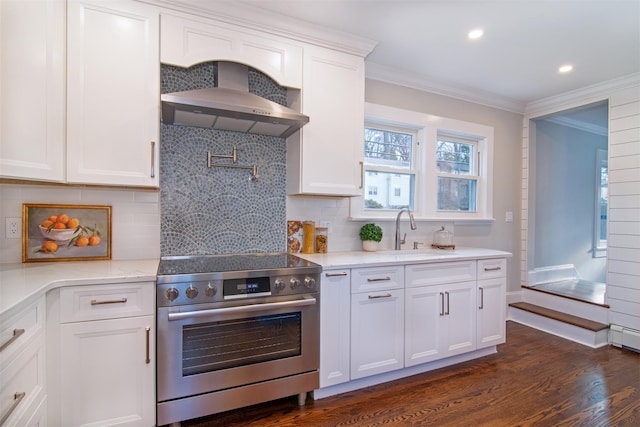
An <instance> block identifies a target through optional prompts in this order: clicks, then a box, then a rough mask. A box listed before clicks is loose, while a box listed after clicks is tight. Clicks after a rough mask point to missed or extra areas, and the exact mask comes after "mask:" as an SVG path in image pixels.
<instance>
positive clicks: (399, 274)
mask: <svg viewBox="0 0 640 427" xmlns="http://www.w3.org/2000/svg"><path fill="white" fill-rule="evenodd" d="M402 288H404V267H403V266H401V265H400V266H395V265H392V266H388V267H367V268H354V269H352V270H351V293H352V294H357V293H361V292H371V291H380V290H385V289H402Z"/></svg>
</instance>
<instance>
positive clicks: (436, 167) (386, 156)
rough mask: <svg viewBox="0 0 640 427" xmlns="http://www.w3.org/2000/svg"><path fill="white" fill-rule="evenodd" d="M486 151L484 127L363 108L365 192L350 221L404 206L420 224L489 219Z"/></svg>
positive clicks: (489, 134) (488, 133)
mask: <svg viewBox="0 0 640 427" xmlns="http://www.w3.org/2000/svg"><path fill="white" fill-rule="evenodd" d="M492 149H493V128H492V127H490V126H484V125H479V124H475V123H469V122H463V121H459V120H453V119H447V118H442V117H436V116H433V115H428V114H424V113H418V112H415V111H408V110H401V109H397V108H392V107H386V106H382V105H376V104H369V103H366V104H365V129H364V141H363V157H364V162H363V184H364V188H365V191H364V195H363V196H362V197H354V198H352V199H351V202H350V203H351V217H352V218H395V216H396V215H397V212H398V210H399V209H401V208H405V207H406V208H409V209H411V210H412V211H413V212H414V215H415V216H416V217H417V218H420V219H434V220H435V219H447V220H476V221H477V220H492V189H491V183H492V178H493V172H492V155H493V154H492ZM372 188H375V189H376V191H375V192H373V191H372V190H371V189H372Z"/></svg>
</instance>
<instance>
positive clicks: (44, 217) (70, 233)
mask: <svg viewBox="0 0 640 427" xmlns="http://www.w3.org/2000/svg"><path fill="white" fill-rule="evenodd" d="M110 259H111V206H93V205H53V204H35V203H24V204H23V205H22V262H51V261H88V260H92V261H93V260H110Z"/></svg>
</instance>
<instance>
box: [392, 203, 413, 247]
mask: <svg viewBox="0 0 640 427" xmlns="http://www.w3.org/2000/svg"><path fill="white" fill-rule="evenodd" d="M402 212H406V213H408V214H409V223H410V224H411V229H412V230H415V229H416V228H418V227H416V220H415V219H414V218H413V214H412V213H411V211H410V210H409V209H408V208H403V209H400V212H398V216H397V217H396V250H397V251H399V250H400V247H401V246H402V244H403V243H404V242H405V238H406V237H407V233H404V237H403V238H402V239H401V238H400V216H402Z"/></svg>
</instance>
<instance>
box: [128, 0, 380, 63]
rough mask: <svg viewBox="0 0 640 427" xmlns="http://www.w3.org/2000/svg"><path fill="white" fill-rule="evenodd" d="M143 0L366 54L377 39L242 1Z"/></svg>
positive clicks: (174, 9) (307, 41) (199, 15)
mask: <svg viewBox="0 0 640 427" xmlns="http://www.w3.org/2000/svg"><path fill="white" fill-rule="evenodd" d="M138 1H142V2H144V3H150V4H154V5H156V6H160V7H163V8H165V9H170V10H173V11H177V12H183V13H188V14H192V15H195V16H196V17H203V18H210V19H215V20H217V21H221V22H225V23H227V24H231V25H236V26H239V27H244V28H248V29H251V30H258V31H262V32H265V33H269V34H273V35H276V36H280V37H286V38H289V39H293V40H296V41H300V42H303V43H309V44H313V45H316V46H321V47H326V48H329V49H334V50H338V51H341V52H345V53H350V54H352V55H357V56H361V57H366V56H367V55H369V53H371V51H372V50H373V48H374V47H375V46H376V45H377V44H378V42H377V41H374V40H370V39H367V38H364V37H359V36H356V35H353V34H348V33H345V32H341V31H337V30H332V29H328V28H326V27H322V26H319V25H315V24H311V23H309V22H306V21H301V20H297V19H294V18H290V17H286V16H283V15H280V14H277V13H273V12H270V11H267V10H264V9H260V8H256V7H253V6H250V5H247V4H243V3H242V2H241V1H234V2H230V1H222V2H221V1H206V0H138Z"/></svg>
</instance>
